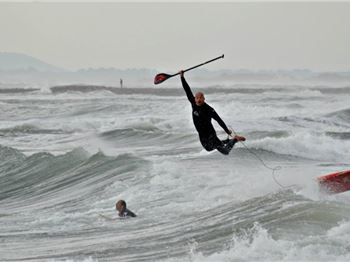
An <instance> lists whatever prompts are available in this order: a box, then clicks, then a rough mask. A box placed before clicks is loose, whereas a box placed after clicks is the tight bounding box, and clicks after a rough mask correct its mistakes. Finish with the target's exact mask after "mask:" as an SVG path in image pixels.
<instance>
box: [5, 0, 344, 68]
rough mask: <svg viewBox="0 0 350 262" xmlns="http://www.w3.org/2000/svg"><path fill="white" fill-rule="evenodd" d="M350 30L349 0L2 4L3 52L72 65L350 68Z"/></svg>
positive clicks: (73, 66) (67, 65)
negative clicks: (336, 0)
mask: <svg viewBox="0 0 350 262" xmlns="http://www.w3.org/2000/svg"><path fill="white" fill-rule="evenodd" d="M349 28H350V3H349V2H343V3H327V2H323V3H313V2H309V3H304V2H299V3H287V2H279V3H278V2H275V3H260V2H255V3H254V2H252V3H242V2H235V3H234V2H231V3H163V4H161V3H3V2H2V3H0V51H2V52H20V53H25V54H28V55H31V56H34V57H36V58H39V59H41V60H43V61H45V62H48V63H50V64H54V65H57V66H61V67H65V68H67V69H78V68H87V67H116V68H122V69H124V68H143V67H146V68H154V69H158V70H161V71H166V70H168V71H170V70H171V71H174V70H176V71H177V70H179V69H181V68H186V67H189V66H192V65H195V64H196V63H200V62H204V61H206V60H209V59H211V58H213V57H216V56H219V55H221V54H225V59H224V60H220V61H219V62H216V63H213V64H211V65H210V66H209V65H208V69H221V68H228V69H239V68H246V69H295V68H308V69H312V70H316V71H349V70H350V66H349V65H350V29H349Z"/></svg>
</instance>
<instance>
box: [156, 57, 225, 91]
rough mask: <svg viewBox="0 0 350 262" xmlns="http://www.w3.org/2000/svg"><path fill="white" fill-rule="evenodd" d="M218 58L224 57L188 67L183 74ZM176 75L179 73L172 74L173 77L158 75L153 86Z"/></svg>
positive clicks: (163, 74)
mask: <svg viewBox="0 0 350 262" xmlns="http://www.w3.org/2000/svg"><path fill="white" fill-rule="evenodd" d="M220 58H224V55H221V56H218V57H216V58H214V59H212V60H209V61H207V62H204V63H201V64H199V65H196V66H192V67H190V68H188V69H186V70H184V72H187V71H190V70H192V69H194V68H197V67H199V66H202V65H205V64H208V63H210V62H213V61H215V60H218V59H220ZM178 74H180V73H176V74H173V75H168V74H165V73H160V74H158V75H156V76H155V78H154V84H155V85H158V84H160V83H162V82H164V81H165V80H167V79H169V78H171V77H173V76H176V75H178Z"/></svg>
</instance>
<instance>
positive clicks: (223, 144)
mask: <svg viewBox="0 0 350 262" xmlns="http://www.w3.org/2000/svg"><path fill="white" fill-rule="evenodd" d="M180 77H181V83H182V87H183V88H184V90H185V92H186V95H187V98H188V100H189V101H190V103H191V105H192V118H193V123H194V126H195V127H196V130H197V132H198V134H199V140H200V142H201V144H202V146H203V147H204V148H205V150H207V151H212V150H214V149H217V150H218V151H219V152H220V153H222V154H224V155H228V154H229V153H230V151H231V149H232V148H233V146H234V145H235V143H237V142H238V141H245V138H244V137H243V136H238V135H236V136H235V137H234V138H233V139H226V140H223V141H221V140H220V139H219V138H218V137H217V136H216V132H215V129H214V127H213V125H212V123H211V119H212V118H213V119H215V120H216V121H217V122H218V124H219V125H220V126H221V127H222V128H223V129H224V130H225V132H226V133H227V134H228V135H230V136H232V131H231V130H229V129H228V128H227V126H226V124H225V123H224V121H222V119H221V118H220V117H219V115H218V114H217V113H216V112H215V110H214V109H213V108H212V107H210V106H209V105H208V104H206V103H205V98H204V94H203V93H202V92H197V93H196V95H195V96H193V93H192V91H191V88H190V86H189V85H188V84H187V82H186V79H185V77H184V72H183V71H180Z"/></svg>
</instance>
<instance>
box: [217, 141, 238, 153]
mask: <svg viewBox="0 0 350 262" xmlns="http://www.w3.org/2000/svg"><path fill="white" fill-rule="evenodd" d="M224 141H225V140H224ZM236 143H237V140H236V139H231V140H230V141H229V142H228V143H227V144H224V143H222V145H220V146H218V147H217V148H216V149H217V150H218V151H219V152H220V153H221V154H224V155H228V154H229V153H230V151H231V149H232V148H233V146H234V145H235V144H236Z"/></svg>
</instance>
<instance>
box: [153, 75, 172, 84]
mask: <svg viewBox="0 0 350 262" xmlns="http://www.w3.org/2000/svg"><path fill="white" fill-rule="evenodd" d="M169 77H171V75H167V74H164V73H160V74H158V75H156V76H155V78H154V84H155V85H158V84H160V83H162V82H164V81H165V80H167V79H168V78H169Z"/></svg>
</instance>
